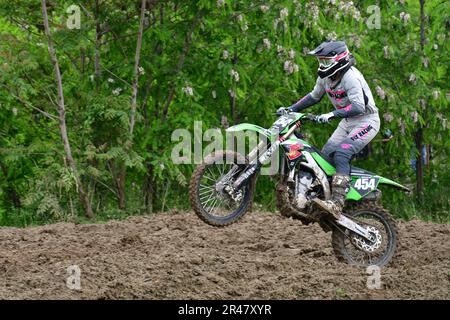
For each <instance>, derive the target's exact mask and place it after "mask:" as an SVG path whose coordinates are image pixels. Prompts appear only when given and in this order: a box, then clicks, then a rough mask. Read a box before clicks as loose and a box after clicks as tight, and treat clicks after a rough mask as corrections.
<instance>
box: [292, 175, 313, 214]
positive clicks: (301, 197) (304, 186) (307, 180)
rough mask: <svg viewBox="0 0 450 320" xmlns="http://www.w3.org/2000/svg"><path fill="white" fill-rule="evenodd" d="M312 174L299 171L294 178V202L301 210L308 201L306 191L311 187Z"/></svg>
mask: <svg viewBox="0 0 450 320" xmlns="http://www.w3.org/2000/svg"><path fill="white" fill-rule="evenodd" d="M313 181H314V176H313V175H312V174H311V173H310V172H308V171H299V172H298V173H297V175H296V178H295V191H294V197H295V198H294V202H295V206H296V207H297V208H298V209H300V210H302V209H304V208H305V207H306V205H307V203H308V197H307V194H308V191H310V190H311V188H312V187H313Z"/></svg>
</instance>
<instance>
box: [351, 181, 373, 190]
mask: <svg viewBox="0 0 450 320" xmlns="http://www.w3.org/2000/svg"><path fill="white" fill-rule="evenodd" d="M354 188H355V189H358V190H373V189H375V179H374V178H359V179H358V180H356V181H355V186H354Z"/></svg>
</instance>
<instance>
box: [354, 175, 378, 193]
mask: <svg viewBox="0 0 450 320" xmlns="http://www.w3.org/2000/svg"><path fill="white" fill-rule="evenodd" d="M379 180H380V178H378V177H370V178H369V177H364V178H358V180H356V181H355V182H353V183H352V187H353V188H354V189H355V190H356V191H358V193H359V194H360V195H361V196H365V195H366V194H368V193H369V192H372V191H374V190H375V189H376V188H377V186H378V181H379Z"/></svg>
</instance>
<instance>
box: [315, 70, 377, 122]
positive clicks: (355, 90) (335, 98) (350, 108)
mask: <svg viewBox="0 0 450 320" xmlns="http://www.w3.org/2000/svg"><path fill="white" fill-rule="evenodd" d="M325 93H326V94H327V96H328V98H330V100H331V103H332V104H333V105H334V107H335V108H336V110H335V111H333V113H334V115H335V116H336V117H338V118H350V117H355V116H359V115H365V114H372V113H378V109H377V107H376V106H375V101H374V99H373V96H372V92H371V91H370V88H369V86H368V85H367V82H366V80H365V79H364V76H363V75H362V74H361V72H359V70H358V69H356V68H355V67H351V68H350V69H349V70H348V71H347V72H346V73H345V74H344V76H343V77H342V79H341V80H340V81H339V83H338V84H337V85H336V84H335V83H333V81H332V80H331V79H329V78H324V79H321V78H320V77H318V78H317V81H316V85H315V86H314V89H313V91H311V92H310V94H309V95H310V97H311V98H312V99H314V100H316V101H319V100H320V99H322V97H323V95H324V94H325Z"/></svg>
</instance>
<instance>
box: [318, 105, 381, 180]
mask: <svg viewBox="0 0 450 320" xmlns="http://www.w3.org/2000/svg"><path fill="white" fill-rule="evenodd" d="M379 130H380V117H379V116H378V113H374V114H368V115H362V116H357V117H353V118H348V119H342V120H341V122H340V123H339V126H338V127H337V129H336V130H335V131H334V133H333V134H332V135H331V137H330V139H328V141H327V143H326V144H325V145H324V147H323V149H322V153H323V154H324V155H325V156H326V157H327V158H328V159H327V160H329V161H331V162H332V163H333V164H334V166H335V167H336V173H339V174H346V175H349V174H350V161H351V160H352V157H353V156H354V155H355V154H357V153H358V152H360V151H361V150H362V149H363V148H364V147H365V146H366V145H367V144H368V143H369V142H370V141H371V140H372V139H373V138H374V137H375V136H376V135H377V133H378V131H379Z"/></svg>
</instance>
